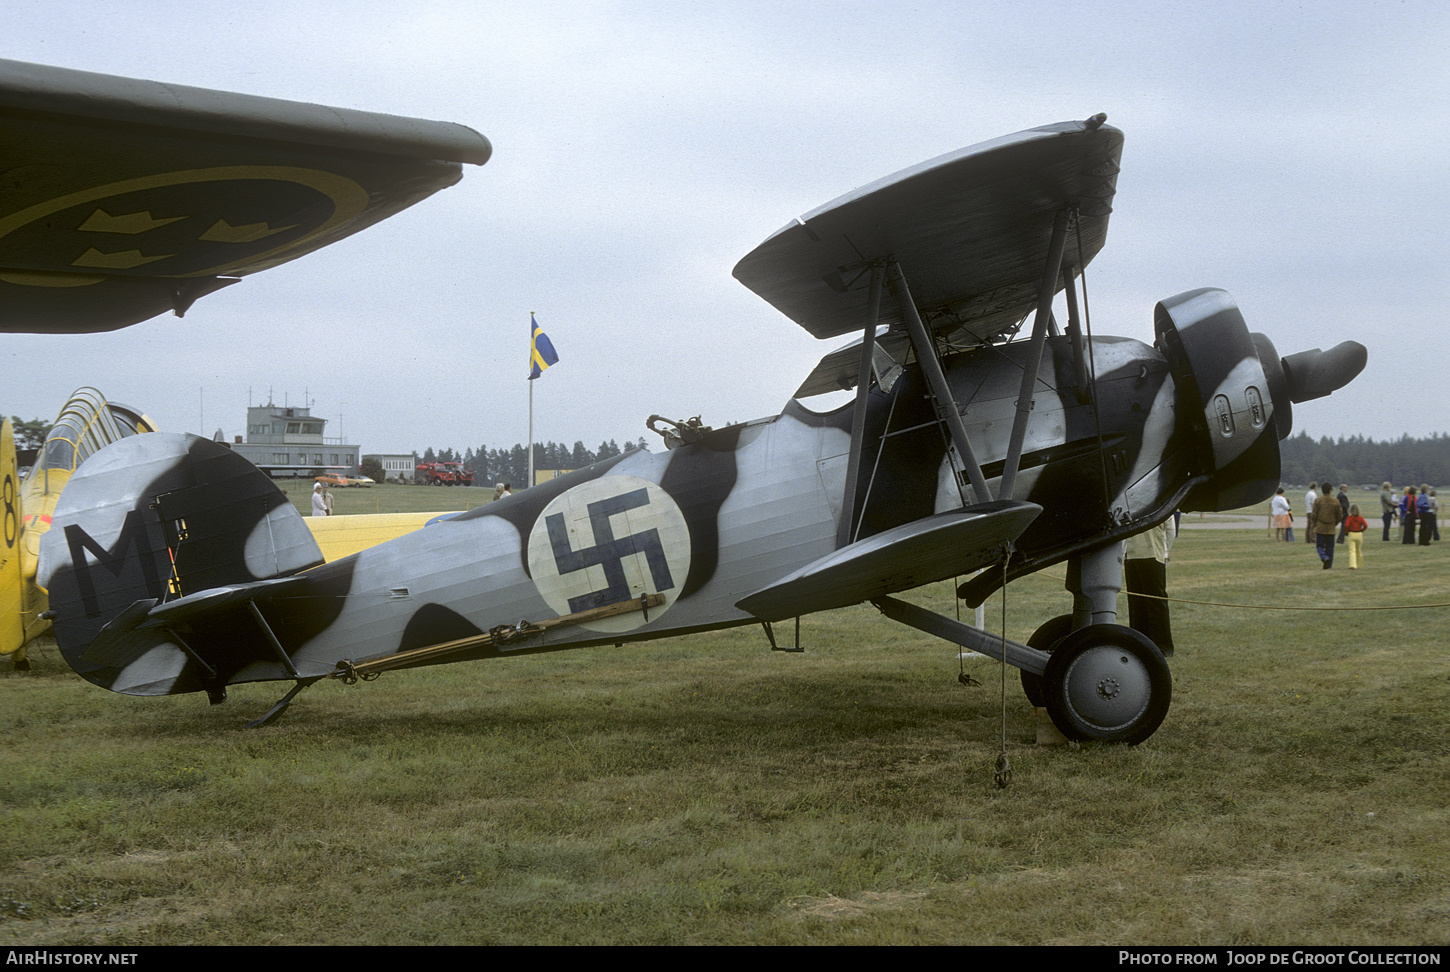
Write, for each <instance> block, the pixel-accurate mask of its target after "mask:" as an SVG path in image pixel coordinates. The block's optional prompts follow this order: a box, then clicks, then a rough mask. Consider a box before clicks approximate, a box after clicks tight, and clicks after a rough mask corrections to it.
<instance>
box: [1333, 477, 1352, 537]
mask: <svg viewBox="0 0 1450 972" xmlns="http://www.w3.org/2000/svg"><path fill="white" fill-rule="evenodd" d="M1334 498H1335V499H1337V500H1339V508H1340V509H1341V510H1343V511H1344V516H1343V517H1341V518H1340V520H1339V540H1338V542H1339V543H1343V542H1344V521H1345V520H1347V519H1349V484H1348V483H1340V484H1339V495H1337V496H1335V497H1334Z"/></svg>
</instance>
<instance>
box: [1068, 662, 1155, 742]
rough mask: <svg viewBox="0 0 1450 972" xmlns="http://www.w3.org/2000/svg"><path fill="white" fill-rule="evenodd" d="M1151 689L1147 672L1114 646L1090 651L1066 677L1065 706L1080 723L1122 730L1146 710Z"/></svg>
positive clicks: (1073, 665) (1140, 664)
mask: <svg viewBox="0 0 1450 972" xmlns="http://www.w3.org/2000/svg"><path fill="white" fill-rule="evenodd" d="M1152 692H1153V688H1152V684H1151V679H1150V678H1149V674H1148V670H1147V668H1146V667H1144V665H1143V663H1142V662H1141V661H1139V660H1138V658H1136V657H1135V656H1134V655H1133V654H1132V653H1130V652H1126V651H1124V650H1123V649H1121V648H1118V647H1116V646H1108V645H1104V646H1101V647H1098V648H1091V649H1089V650H1087V651H1085V652H1083V653H1082V655H1081V656H1080V657H1079V658H1078V659H1077V660H1076V661H1074V662H1073V664H1072V667H1071V668H1070V669H1069V671H1068V675H1067V702H1068V704H1069V705H1070V706H1071V707H1072V709H1073V711H1074V712H1076V713H1077V715H1078V717H1079V718H1081V719H1082V720H1083V721H1084V722H1086V723H1088V724H1090V725H1093V726H1097V727H1100V728H1103V729H1111V728H1117V727H1120V726H1126V725H1127V724H1128V723H1130V722H1132V721H1133V720H1134V719H1136V718H1137V717H1138V715H1139V714H1140V713H1141V712H1142V711H1143V710H1144V709H1145V708H1146V707H1147V705H1148V700H1149V697H1150V696H1151V695H1152Z"/></svg>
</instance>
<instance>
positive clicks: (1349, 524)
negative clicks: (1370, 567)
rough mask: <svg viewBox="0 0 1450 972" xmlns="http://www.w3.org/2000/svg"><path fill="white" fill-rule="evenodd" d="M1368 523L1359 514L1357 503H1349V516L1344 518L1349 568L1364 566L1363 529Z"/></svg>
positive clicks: (1366, 527) (1354, 568)
mask: <svg viewBox="0 0 1450 972" xmlns="http://www.w3.org/2000/svg"><path fill="white" fill-rule="evenodd" d="M1367 529H1369V524H1368V523H1366V522H1365V521H1364V517H1362V516H1360V515H1359V505H1358V504H1355V503H1351V504H1350V506H1349V516H1347V517H1345V518H1344V535H1345V537H1346V538H1347V539H1348V541H1349V569H1350V570H1358V569H1359V568H1360V567H1362V566H1364V531H1365V530H1367Z"/></svg>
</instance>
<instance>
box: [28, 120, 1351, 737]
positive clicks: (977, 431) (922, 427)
mask: <svg viewBox="0 0 1450 972" xmlns="http://www.w3.org/2000/svg"><path fill="white" fill-rule="evenodd" d="M1104 121H1105V119H1104V116H1101V115H1098V116H1095V117H1093V118H1090V119H1088V120H1086V121H1073V122H1064V123H1060V124H1055V125H1048V126H1044V127H1042V128H1035V129H1031V130H1028V131H1024V132H1020V133H1017V134H1015V135H1009V136H1006V137H1004V138H1000V139H996V140H994V141H990V142H986V143H983V144H980V145H976V146H972V147H969V148H966V149H962V150H960V151H957V152H954V153H951V154H949V155H946V156H942V157H940V158H937V159H933V160H931V161H928V162H925V163H922V164H921V165H918V166H915V167H913V168H911V169H907V170H905V171H903V172H900V173H897V174H896V175H893V176H889V177H887V178H885V179H882V180H880V181H878V182H876V183H873V184H871V185H868V186H865V187H863V188H861V189H858V190H856V191H854V192H851V193H848V194H847V195H845V196H842V197H840V198H839V199H836V200H834V201H833V202H830V203H828V204H826V205H825V206H823V207H821V208H819V209H817V210H814V211H812V212H810V213H808V214H806V215H805V216H803V217H801V218H799V219H796V220H793V221H792V222H791V223H790V224H788V225H787V226H786V227H785V228H784V229H782V230H780V231H779V232H777V233H775V234H774V235H772V236H771V237H769V238H768V239H766V240H765V242H763V243H762V244H761V245H760V246H758V247H757V248H756V249H755V250H753V251H752V252H751V253H750V254H748V255H747V256H746V257H745V258H744V259H743V260H741V261H740V263H739V264H738V265H737V266H736V268H735V276H736V277H737V278H738V279H739V280H740V281H741V282H743V283H744V284H745V285H746V286H748V287H749V288H750V289H751V290H753V291H754V292H755V293H757V294H759V295H760V296H761V297H763V298H764V299H765V300H767V301H768V302H770V303H771V304H772V305H773V306H775V307H776V308H777V309H779V310H780V311H782V312H783V313H784V314H785V315H786V316H787V317H789V318H791V319H792V320H794V321H796V322H797V323H799V324H800V325H801V326H803V327H805V328H806V329H807V330H808V331H809V332H810V333H812V334H814V335H816V336H817V337H821V338H831V337H838V336H843V335H847V334H853V333H859V335H860V340H859V341H858V342H856V343H855V344H854V345H852V346H849V347H847V348H844V349H841V350H838V351H835V352H832V353H831V354H828V355H826V357H825V358H824V359H823V360H822V361H821V363H820V365H819V366H818V367H817V368H816V369H815V371H814V372H813V373H812V374H811V376H810V377H809V378H808V379H807V380H806V382H805V384H804V385H802V387H801V388H800V389H799V390H798V391H797V394H796V396H795V397H794V398H793V399H792V400H790V401H789V402H787V404H786V406H785V409H784V411H782V412H781V413H780V414H779V415H776V416H772V417H769V418H765V419H760V420H757V421H753V422H746V423H742V424H739V425H732V426H729V427H725V428H720V429H713V428H710V427H708V426H706V425H704V424H703V423H701V422H700V421H698V419H696V420H690V421H686V422H667V423H665V424H666V426H667V427H664V428H658V427H657V431H662V432H663V434H664V439H665V445H666V449H665V450H664V451H663V452H651V451H648V450H636V451H633V452H630V453H627V454H625V455H623V456H618V457H614V458H611V459H608V460H605V461H602V462H599V463H596V464H594V465H592V466H589V467H587V468H585V469H581V470H577V471H575V472H572V473H569V474H567V475H564V476H561V477H559V478H557V479H554V480H551V481H549V482H547V483H544V484H541V485H538V486H534V487H532V488H530V489H527V490H524V491H521V492H520V493H518V494H516V495H513V496H510V497H507V498H505V499H502V500H500V501H498V502H495V503H492V504H489V505H487V506H484V507H480V508H478V509H475V510H472V511H469V512H467V513H463V514H459V515H456V516H452V517H449V518H447V519H443V520H440V521H438V522H435V523H432V524H430V525H428V526H426V527H425V528H423V529H422V530H419V531H417V532H415V533H411V534H409V535H407V536H403V537H400V538H398V539H395V540H392V541H390V542H388V543H384V544H382V545H380V546H377V547H373V548H371V549H368V550H364V551H362V552H360V553H358V554H356V555H353V556H350V557H346V558H343V559H341V560H338V561H335V562H332V563H326V564H323V563H322V557H321V555H320V554H319V551H318V547H317V544H316V542H315V541H314V540H313V538H312V536H311V534H310V533H309V532H308V530H307V528H306V526H305V525H304V524H303V522H302V518H301V517H300V516H299V515H298V514H297V513H296V511H295V509H294V508H293V507H292V506H291V504H290V503H288V502H287V501H286V499H285V497H283V496H282V494H281V493H280V492H279V491H278V490H277V489H276V487H275V486H274V485H273V484H272V483H271V481H270V480H269V479H268V478H267V477H266V476H265V475H264V474H262V473H261V472H259V471H258V470H256V469H255V467H252V466H250V464H249V463H247V462H246V461H245V460H243V459H241V458H240V457H239V456H236V455H235V454H234V453H232V452H230V451H229V450H227V449H226V448H225V447H224V446H223V445H220V444H217V443H213V442H211V441H209V440H206V439H202V438H198V437H195V436H187V435H171V434H151V435H146V436H137V437H134V438H131V439H127V440H124V441H122V442H119V443H117V444H115V445H112V446H110V447H108V448H107V449H105V450H103V451H102V452H101V453H99V454H97V455H96V456H94V457H93V458H92V459H91V460H90V461H89V462H88V463H87V464H86V465H85V466H84V467H83V468H82V469H81V470H80V471H79V472H78V473H77V475H76V476H75V477H74V478H73V479H72V481H71V484H70V486H69V488H68V489H67V490H66V493H65V495H64V497H63V498H62V502H61V504H60V505H59V506H58V507H57V509H56V513H55V524H54V526H53V528H52V530H51V531H50V533H49V534H47V536H46V539H45V541H44V544H43V547H42V561H41V582H42V583H43V584H45V585H46V586H47V587H48V589H49V592H50V604H51V610H52V612H53V615H54V629H55V636H56V640H57V643H58V644H59V646H60V649H61V652H62V655H63V656H64V657H65V658H66V660H67V662H68V663H69V664H70V665H71V666H72V667H73V668H74V669H75V670H76V671H77V672H78V673H80V674H81V675H82V676H83V677H85V678H86V679H88V680H90V681H91V682H94V683H95V684H97V685H101V686H103V687H105V688H109V689H111V690H113V691H116V692H122V693H126V694H131V695H143V696H154V695H173V694H181V693H188V692H205V693H206V694H207V695H208V696H209V697H210V699H211V700H212V701H213V702H220V701H222V700H224V699H225V697H226V687H227V686H228V685H230V684H235V683H241V682H255V681H268V680H276V681H286V682H292V683H294V685H293V687H292V689H291V690H290V691H289V692H288V693H287V695H286V696H285V697H284V698H283V699H282V700H281V701H279V702H278V703H277V704H276V705H275V706H274V707H273V709H272V710H271V711H270V712H269V713H268V714H267V715H266V716H265V717H264V718H263V719H262V720H259V721H268V720H270V719H271V718H274V717H275V716H276V715H278V714H279V713H280V712H281V711H282V710H284V709H285V708H286V706H287V705H288V704H289V703H290V702H291V700H292V698H293V697H294V696H295V695H296V694H297V692H299V691H300V690H301V689H303V688H304V687H306V686H307V685H310V684H312V683H314V682H316V681H318V680H320V679H323V678H339V679H343V680H345V681H355V680H357V679H358V678H369V677H372V676H374V675H376V674H378V673H381V672H383V671H387V670H391V669H401V668H410V667H417V666H423V665H432V664H440V663H445V662H456V661H468V660H479V659H486V658H501V657H506V656H509V655H514V654H524V653H534V652H544V651H557V650H564V649H572V648H584V647H590V646H597V647H602V646H606V645H610V644H616V643H621V642H626V641H637V640H644V639H650V638H659V637H664V636H669V635H677V634H682V633H687V632H692V631H701V630H706V629H713V628H722V627H729V626H734V625H746V624H757V623H763V624H765V625H766V630H767V633H769V631H770V627H769V626H770V624H771V623H773V622H779V621H783V620H786V619H790V618H798V617H800V616H801V615H805V614H810V613H813V612H817V611H824V610H829V609H833V608H837V607H842V606H845V605H850V604H856V603H860V602H863V601H870V602H872V603H874V604H875V605H876V606H877V607H879V608H880V609H881V610H882V611H883V612H884V613H886V614H887V615H888V616H890V617H892V618H894V619H896V620H899V621H901V622H903V623H905V624H908V625H911V626H914V627H917V628H919V629H921V630H923V631H926V632H929V633H931V634H933V635H937V636H939V637H941V638H943V639H945V640H946V641H949V642H952V643H955V644H958V645H962V646H965V647H969V648H972V649H975V650H977V651H979V652H982V653H983V654H986V655H988V656H991V657H994V658H1005V660H1006V661H1007V662H1009V663H1011V664H1012V665H1014V666H1016V667H1018V668H1020V669H1022V670H1023V671H1024V672H1026V673H1028V674H1029V675H1031V676H1035V677H1036V678H1037V679H1038V683H1039V684H1038V690H1039V691H1040V692H1041V694H1042V697H1043V699H1044V701H1045V703H1046V706H1047V708H1048V711H1049V712H1050V714H1051V716H1052V719H1053V721H1054V722H1055V723H1056V724H1057V725H1058V727H1059V728H1060V729H1061V730H1062V731H1063V732H1064V733H1065V734H1066V735H1068V736H1069V737H1071V738H1077V739H1103V740H1117V741H1125V742H1140V741H1142V740H1144V739H1146V738H1148V737H1149V736H1150V735H1152V733H1153V732H1154V731H1155V730H1156V729H1157V728H1158V726H1159V725H1160V724H1161V723H1162V721H1163V719H1164V717H1165V715H1166V713H1167V711H1168V707H1169V703H1170V699H1171V692H1172V678H1171V675H1170V672H1169V667H1168V663H1167V660H1166V659H1165V658H1164V656H1163V654H1162V652H1161V651H1159V649H1158V648H1157V647H1156V646H1155V645H1154V644H1153V643H1152V642H1151V641H1150V640H1148V639H1147V638H1146V637H1144V636H1143V635H1141V634H1139V633H1138V632H1136V631H1133V630H1132V629H1130V628H1127V627H1123V626H1120V625H1118V624H1116V600H1117V594H1118V590H1119V588H1120V586H1121V582H1122V563H1121V551H1122V541H1123V540H1124V538H1126V537H1128V536H1131V535H1132V534H1134V533H1138V532H1141V531H1143V530H1146V529H1149V528H1150V527H1152V526H1154V525H1156V524H1158V523H1160V522H1162V521H1163V520H1165V519H1166V518H1167V517H1169V516H1170V515H1171V514H1172V512H1173V511H1174V509H1176V508H1182V509H1184V510H1218V509H1227V508H1234V507H1238V506H1242V505H1244V504H1247V503H1251V502H1255V501H1257V500H1261V499H1263V498H1266V497H1267V496H1269V495H1270V494H1271V493H1272V491H1273V489H1274V487H1275V485H1276V484H1277V480H1278V474H1279V448H1278V442H1279V440H1280V439H1281V438H1283V437H1284V436H1286V435H1288V434H1289V431H1290V427H1291V421H1292V414H1291V411H1292V406H1293V404H1295V403H1300V402H1305V401H1309V400H1311V399H1314V398H1318V397H1321V396H1323V395H1327V394H1329V393H1330V392H1332V391H1333V390H1335V389H1337V388H1339V387H1341V386H1343V385H1344V384H1345V383H1347V382H1348V381H1350V380H1352V379H1353V377H1354V376H1355V375H1356V374H1358V372H1359V371H1360V370H1361V369H1362V367H1363V365H1364V361H1365V350H1364V348H1363V347H1361V346H1359V345H1357V344H1353V343H1348V342H1347V343H1345V344H1342V345H1340V346H1338V347H1336V348H1334V349H1332V350H1330V351H1328V352H1321V351H1319V350H1317V349H1315V350H1312V351H1305V352H1300V353H1297V354H1292V355H1289V356H1287V357H1280V355H1279V354H1278V352H1277V351H1276V350H1275V348H1274V346H1273V344H1272V343H1271V342H1270V341H1269V339H1268V338H1266V337H1264V336H1263V335H1261V334H1254V333H1250V332H1249V330H1248V328H1247V326H1246V324H1245V322H1244V320H1243V317H1242V315H1241V314H1240V313H1239V311H1238V309H1237V307H1236V305H1235V303H1234V301H1233V299H1232V298H1231V297H1229V295H1228V294H1227V293H1225V292H1224V291H1222V290H1217V289H1201V290H1194V291H1189V292H1187V293H1183V294H1179V295H1177V296H1174V297H1170V298H1167V299H1165V300H1163V301H1162V302H1160V303H1159V304H1158V305H1157V307H1156V308H1155V311H1154V314H1155V334H1156V340H1155V343H1154V345H1153V346H1149V345H1146V344H1143V343H1141V342H1138V341H1133V340H1129V339H1126V338H1118V337H1103V336H1096V337H1094V336H1093V335H1092V334H1091V329H1090V328H1089V327H1086V326H1085V322H1086V320H1087V317H1086V315H1085V314H1081V315H1080V313H1079V300H1078V286H1079V280H1080V277H1081V274H1082V271H1083V269H1084V268H1085V267H1086V266H1087V264H1088V263H1089V262H1090V261H1091V260H1092V258H1093V257H1094V256H1095V255H1096V254H1097V253H1098V251H1099V250H1100V249H1101V247H1102V246H1103V243H1104V241H1105V238H1106V231H1107V225H1108V218H1109V214H1110V213H1111V211H1112V206H1111V203H1112V199H1113V196H1114V193H1115V191H1116V179H1117V173H1118V163H1119V158H1120V154H1121V148H1122V141H1123V138H1122V134H1121V133H1120V132H1119V131H1118V130H1116V129H1114V128H1112V127H1110V126H1108V125H1106V124H1104ZM1059 291H1064V292H1065V295H1066V296H1065V303H1066V321H1065V323H1062V324H1060V323H1059V322H1058V321H1057V320H1056V319H1055V318H1054V315H1053V312H1052V308H1053V303H1054V297H1055V295H1056V294H1057V293H1058V292H1059ZM1029 318H1030V319H1031V326H1030V328H1027V321H1028V319H1029ZM1013 338H1018V339H1017V340H1013ZM841 388H844V389H854V392H855V394H854V398H853V400H852V401H851V402H849V403H848V404H846V405H844V406H841V407H839V408H836V409H834V410H832V411H827V412H819V411H813V410H811V409H809V408H807V407H806V406H805V405H803V404H802V403H801V402H800V401H799V399H801V398H806V397H809V396H811V395H813V394H815V393H817V392H820V391H825V390H834V389H841ZM657 421H659V419H658V417H652V418H651V422H650V425H651V426H652V427H655V423H656V422H657ZM1062 562H1066V563H1067V565H1068V569H1067V578H1068V580H1067V586H1068V588H1069V590H1070V591H1071V592H1072V594H1073V612H1072V615H1071V617H1070V618H1067V619H1053V620H1052V621H1049V622H1047V624H1045V625H1044V626H1043V628H1040V629H1039V634H1041V633H1042V632H1043V631H1050V632H1051V633H1052V634H1053V637H1052V638H1051V639H1047V638H1039V637H1038V636H1037V635H1034V637H1033V639H1029V641H1030V642H1037V644H1020V643H1017V642H1015V641H1012V640H1009V639H1006V638H1004V637H1001V636H998V635H988V634H985V633H983V632H981V631H978V630H976V629H974V628H971V627H969V626H966V625H963V624H960V623H959V622H956V621H954V620H953V619H951V618H948V617H946V616H944V615H941V614H938V613H936V612H933V611H929V610H926V609H924V608H920V607H916V606H913V605H910V604H908V603H906V602H904V601H902V600H900V599H898V598H896V597H894V596H893V595H895V594H897V593H898V592H901V591H904V590H907V589H910V588H914V587H917V586H920V585H923V584H927V583H932V582H937V581H942V580H946V579H948V578H952V577H956V576H961V575H965V574H968V573H970V572H971V571H974V570H976V569H978V568H990V569H988V570H985V571H984V572H983V573H981V574H980V575H978V576H977V577H976V578H975V579H974V580H971V581H968V582H967V583H965V584H963V585H962V586H961V588H959V590H958V594H959V596H961V597H962V598H963V599H965V600H966V601H967V602H968V603H970V604H977V603H980V602H981V601H982V600H984V599H985V598H986V597H987V596H989V595H990V594H991V593H992V591H994V590H995V589H997V588H998V587H1000V586H1001V585H1004V584H1006V583H1009V582H1010V581H1011V580H1012V579H1013V578H1015V577H1019V576H1022V575H1023V574H1026V573H1029V572H1032V571H1036V570H1040V569H1042V568H1044V567H1047V566H1050V565H1053V564H1058V563H1062ZM520 619H522V620H520ZM1058 635H1061V636H1060V637H1059V636H1058ZM1042 641H1048V642H1049V643H1047V644H1042V643H1041V642H1042ZM772 642H773V638H772ZM1044 649H1050V650H1044Z"/></svg>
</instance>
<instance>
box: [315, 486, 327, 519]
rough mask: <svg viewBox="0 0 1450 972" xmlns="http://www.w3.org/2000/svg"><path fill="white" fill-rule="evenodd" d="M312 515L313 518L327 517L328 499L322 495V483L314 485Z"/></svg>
mask: <svg viewBox="0 0 1450 972" xmlns="http://www.w3.org/2000/svg"><path fill="white" fill-rule="evenodd" d="M312 515H313V516H326V515H327V498H326V497H325V496H323V495H322V484H321V483H313V484H312Z"/></svg>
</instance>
